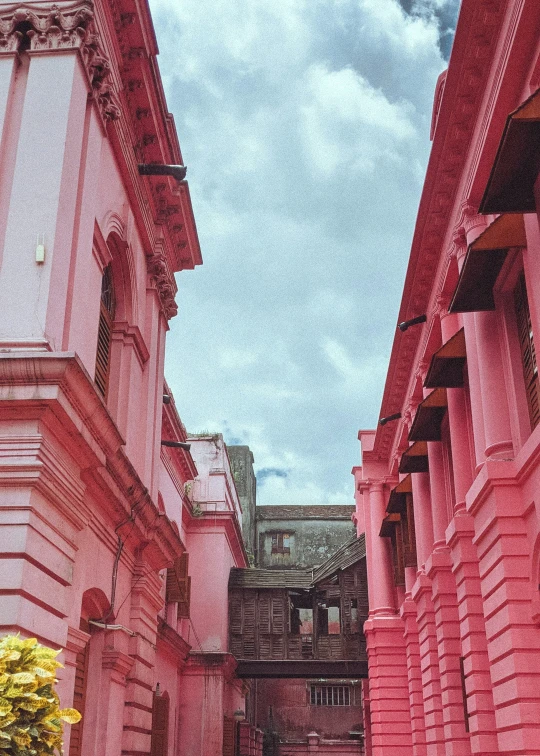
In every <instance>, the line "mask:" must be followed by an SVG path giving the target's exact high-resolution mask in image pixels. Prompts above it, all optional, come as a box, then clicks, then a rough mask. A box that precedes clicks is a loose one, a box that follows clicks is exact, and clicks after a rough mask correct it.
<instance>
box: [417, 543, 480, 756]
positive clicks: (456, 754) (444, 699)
mask: <svg viewBox="0 0 540 756" xmlns="http://www.w3.org/2000/svg"><path fill="white" fill-rule="evenodd" d="M426 573H427V575H428V577H429V578H430V580H431V585H432V598H433V610H434V619H435V632H436V637H437V646H438V656H439V673H440V687H441V705H442V714H443V730H444V737H445V741H446V753H447V754H448V756H470V753H471V749H470V743H469V736H468V733H467V732H466V727H465V712H464V708H463V691H462V684H461V669H460V656H461V643H460V632H459V631H460V628H459V616H458V608H457V598H456V583H455V578H454V575H453V573H452V560H451V555H450V550H449V549H448V548H444V549H440V550H438V551H435V552H434V553H433V554H432V555H431V557H430V558H429V560H428V562H427V564H426Z"/></svg>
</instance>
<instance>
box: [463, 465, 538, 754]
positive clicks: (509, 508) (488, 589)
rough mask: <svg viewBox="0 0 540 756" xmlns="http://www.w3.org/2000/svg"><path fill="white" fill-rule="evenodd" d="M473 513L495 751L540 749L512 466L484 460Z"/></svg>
mask: <svg viewBox="0 0 540 756" xmlns="http://www.w3.org/2000/svg"><path fill="white" fill-rule="evenodd" d="M467 510H468V511H469V512H470V513H471V515H472V516H473V517H474V529H475V533H476V535H475V539H474V540H475V543H476V546H477V549H478V558H479V571H480V583H481V591H482V599H483V610H484V618H485V627H486V636H487V646H488V657H489V662H490V675H491V682H492V685H493V700H494V704H495V722H496V728H497V737H498V745H499V750H500V751H501V752H502V753H504V754H507V755H508V756H510V755H511V756H538V754H540V741H539V739H538V732H539V729H540V656H539V653H538V637H539V636H538V627H536V626H535V625H534V624H533V622H532V617H531V610H530V592H529V586H530V563H531V557H530V543H529V538H528V532H527V527H526V523H525V518H524V502H523V495H522V492H521V490H520V488H519V486H518V484H517V482H516V471H515V466H514V465H513V464H512V463H505V462H487V463H486V464H485V465H484V466H483V468H482V470H481V472H480V473H479V475H478V477H477V479H476V480H475V482H474V484H473V486H472V488H471V491H470V492H469V494H468V496H467Z"/></svg>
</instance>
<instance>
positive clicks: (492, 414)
mask: <svg viewBox="0 0 540 756" xmlns="http://www.w3.org/2000/svg"><path fill="white" fill-rule="evenodd" d="M474 324H475V334H476V349H477V354H478V372H479V375H480V384H481V394H482V408H483V416H484V431H485V444H486V448H485V455H486V458H487V459H510V458H512V457H513V456H514V450H513V443H512V432H511V427H510V414H509V411H508V400H507V397H506V385H505V380H504V370H503V364H502V355H501V346H500V343H501V340H500V337H499V326H498V315H497V313H496V312H476V313H475V314H474Z"/></svg>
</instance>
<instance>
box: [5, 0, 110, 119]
mask: <svg viewBox="0 0 540 756" xmlns="http://www.w3.org/2000/svg"><path fill="white" fill-rule="evenodd" d="M23 42H24V43H25V44H26V46H27V49H28V52H29V53H30V54H36V53H44V52H50V51H51V50H79V52H80V55H81V60H82V62H83V65H84V68H85V70H86V73H87V76H88V81H89V84H90V88H91V96H92V98H93V99H94V100H95V102H96V104H97V106H98V108H99V111H100V113H101V115H102V118H103V120H104V121H114V120H116V119H117V118H119V117H120V108H119V107H118V105H117V104H116V97H115V94H114V92H113V90H112V86H111V83H110V81H109V78H110V71H111V67H110V64H109V61H108V60H107V58H106V57H105V55H104V54H103V50H102V48H101V45H100V40H99V37H98V34H97V31H96V28H95V25H94V8H93V3H92V2H90V1H89V0H83V2H77V3H73V4H71V5H66V6H63V7H62V9H61V8H60V6H59V5H56V4H55V5H48V6H46V7H41V8H40V7H36V6H35V5H27V4H23V5H13V6H11V7H10V8H7V9H5V10H3V11H2V12H1V13H0V54H6V53H7V54H13V53H17V52H18V51H19V50H20V49H21V45H23Z"/></svg>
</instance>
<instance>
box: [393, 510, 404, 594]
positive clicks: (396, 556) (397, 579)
mask: <svg viewBox="0 0 540 756" xmlns="http://www.w3.org/2000/svg"><path fill="white" fill-rule="evenodd" d="M391 540H392V560H393V562H394V583H395V584H396V585H404V584H405V553H404V548H403V529H402V522H401V520H399V521H398V522H396V523H395V525H394V529H393V533H392V538H391Z"/></svg>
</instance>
